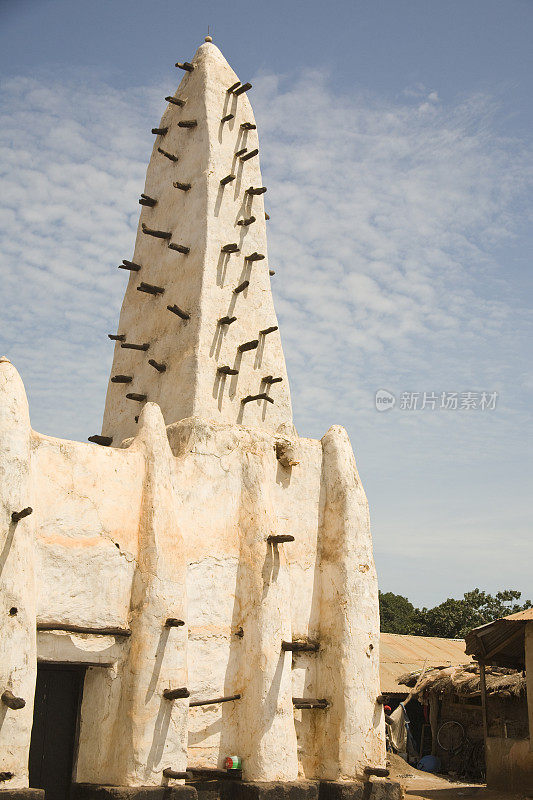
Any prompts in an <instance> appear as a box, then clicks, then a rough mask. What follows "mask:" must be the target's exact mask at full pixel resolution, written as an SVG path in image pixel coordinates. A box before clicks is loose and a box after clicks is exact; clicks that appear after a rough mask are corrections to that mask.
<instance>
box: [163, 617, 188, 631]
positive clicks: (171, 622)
mask: <svg viewBox="0 0 533 800" xmlns="http://www.w3.org/2000/svg"><path fill="white" fill-rule="evenodd" d="M183 625H185V622H184V621H183V620H182V619H176V617H168V619H166V620H165V628H181V627H182V626H183Z"/></svg>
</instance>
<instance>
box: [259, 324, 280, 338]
mask: <svg viewBox="0 0 533 800" xmlns="http://www.w3.org/2000/svg"><path fill="white" fill-rule="evenodd" d="M277 330H278V326H277V325H271V326H270V328H263V330H262V331H259V333H260V334H261V336H266V335H267V334H268V333H274V331H277Z"/></svg>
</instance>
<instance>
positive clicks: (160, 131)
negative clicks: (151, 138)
mask: <svg viewBox="0 0 533 800" xmlns="http://www.w3.org/2000/svg"><path fill="white" fill-rule="evenodd" d="M152 133H155V135H156V136H164V135H165V133H168V128H152Z"/></svg>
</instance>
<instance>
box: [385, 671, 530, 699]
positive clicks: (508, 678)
mask: <svg viewBox="0 0 533 800" xmlns="http://www.w3.org/2000/svg"><path fill="white" fill-rule="evenodd" d="M420 675H421V670H417V671H416V672H411V673H408V674H406V675H401V676H400V677H399V678H398V683H399V684H401V685H403V686H409V687H414V686H416V683H417V681H418V679H419V678H420ZM486 682H487V694H490V695H499V696H500V697H502V698H507V699H509V698H511V697H515V698H518V697H520V695H521V694H525V691H526V678H525V676H524V674H523V673H522V672H517V671H516V670H512V669H505V668H503V667H487V669H486ZM425 691H427V692H432V693H434V694H439V695H443V694H455V695H457V696H459V697H463V698H474V697H479V695H480V694H481V689H480V685H479V666H478V665H477V664H468V665H466V666H460V667H444V668H436V669H429V670H427V672H425V673H424V675H423V677H422V680H421V681H420V683H419V684H418V686H416V692H415V694H416V695H420V694H423V693H424V692H425Z"/></svg>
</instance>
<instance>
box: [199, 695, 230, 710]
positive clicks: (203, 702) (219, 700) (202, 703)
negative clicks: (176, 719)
mask: <svg viewBox="0 0 533 800" xmlns="http://www.w3.org/2000/svg"><path fill="white" fill-rule="evenodd" d="M240 699H241V696H240V694H231V695H229V696H228V697H215V698H214V699H213V700H191V702H190V703H189V707H190V708H192V707H193V706H194V707H196V706H213V705H215V704H217V703H229V702H231V701H232V700H240Z"/></svg>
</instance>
